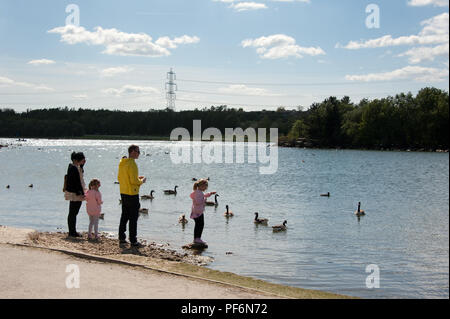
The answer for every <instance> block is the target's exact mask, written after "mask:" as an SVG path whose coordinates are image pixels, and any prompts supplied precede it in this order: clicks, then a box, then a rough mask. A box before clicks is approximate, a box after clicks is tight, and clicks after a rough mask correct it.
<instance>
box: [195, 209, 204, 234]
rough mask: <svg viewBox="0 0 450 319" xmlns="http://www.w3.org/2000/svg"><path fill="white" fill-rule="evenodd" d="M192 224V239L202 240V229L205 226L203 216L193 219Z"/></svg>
mask: <svg viewBox="0 0 450 319" xmlns="http://www.w3.org/2000/svg"><path fill="white" fill-rule="evenodd" d="M194 222H195V226H194V239H195V238H202V233H203V227H204V226H205V218H204V217H203V214H202V215H201V216H199V217H197V218H194Z"/></svg>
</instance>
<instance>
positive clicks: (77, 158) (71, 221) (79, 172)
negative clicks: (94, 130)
mask: <svg viewBox="0 0 450 319" xmlns="http://www.w3.org/2000/svg"><path fill="white" fill-rule="evenodd" d="M71 159H72V163H71V164H69V167H68V168H67V185H66V190H65V193H64V198H65V199H66V200H69V201H70V204H69V216H68V217H67V224H68V226H69V236H71V237H81V235H80V234H79V233H77V231H76V223H77V215H78V212H79V211H80V207H81V203H82V201H83V200H84V198H85V197H84V191H85V184H84V180H83V166H84V164H85V163H86V158H85V157H84V154H83V153H82V152H78V153H76V152H73V153H72V155H71Z"/></svg>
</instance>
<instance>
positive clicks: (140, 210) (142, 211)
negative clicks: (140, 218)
mask: <svg viewBox="0 0 450 319" xmlns="http://www.w3.org/2000/svg"><path fill="white" fill-rule="evenodd" d="M139 213H140V214H148V208H139Z"/></svg>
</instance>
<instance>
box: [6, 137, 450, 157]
mask: <svg viewBox="0 0 450 319" xmlns="http://www.w3.org/2000/svg"><path fill="white" fill-rule="evenodd" d="M0 138H4V139H14V142H18V143H20V142H26V141H27V139H37V140H103V141H157V142H170V141H172V140H170V138H169V137H164V136H125V135H85V136H79V137H25V138H19V139H17V138H16V137H0ZM191 141H192V139H191ZM202 142H212V141H211V140H202ZM222 142H225V140H224V139H223V140H222ZM236 143H239V142H236ZM243 143H247V141H244V142H243ZM8 146H22V145H21V144H13V143H11V144H3V145H2V144H0V149H1V148H2V147H8ZM277 146H278V147H282V148H298V149H311V150H349V151H379V152H420V153H449V149H448V148H442V149H441V148H428V147H382V146H379V147H373V148H364V147H341V146H336V147H326V146H318V145H315V144H313V143H309V142H305V141H304V139H301V141H297V140H287V139H286V137H284V136H281V137H280V140H279V141H278V145H277Z"/></svg>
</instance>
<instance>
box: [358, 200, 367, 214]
mask: <svg viewBox="0 0 450 319" xmlns="http://www.w3.org/2000/svg"><path fill="white" fill-rule="evenodd" d="M365 214H366V213H365V212H364V210H362V209H361V202H358V210H356V211H355V215H356V216H364V215H365Z"/></svg>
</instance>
